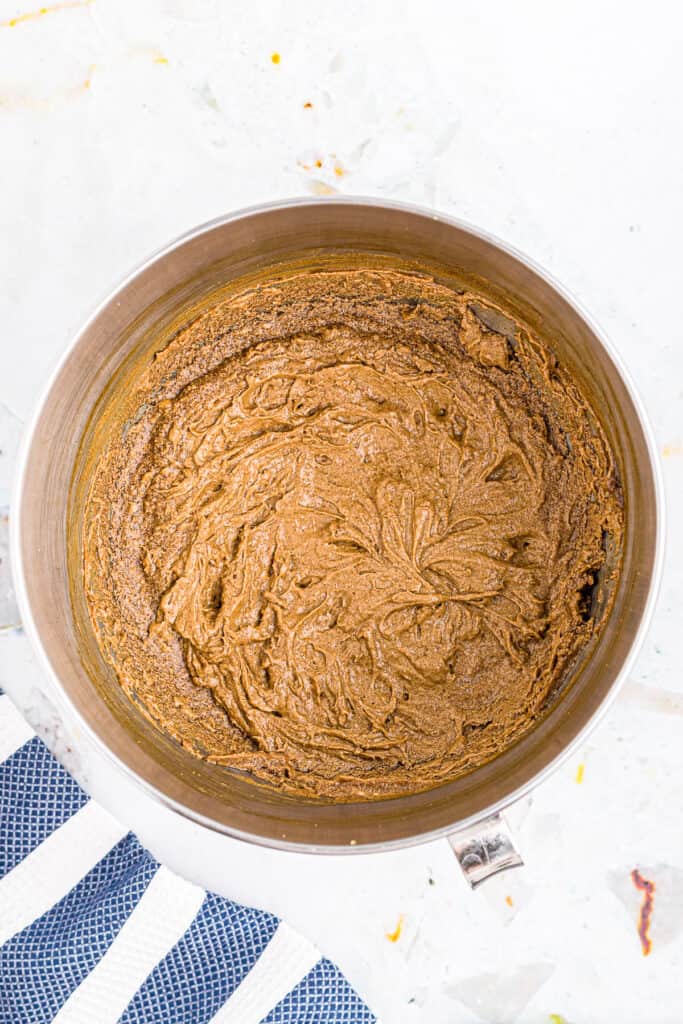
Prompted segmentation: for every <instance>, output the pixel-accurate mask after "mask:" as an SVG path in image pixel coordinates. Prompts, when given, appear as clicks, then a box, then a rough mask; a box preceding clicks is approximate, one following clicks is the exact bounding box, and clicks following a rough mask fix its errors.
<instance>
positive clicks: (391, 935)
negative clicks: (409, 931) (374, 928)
mask: <svg viewBox="0 0 683 1024" xmlns="http://www.w3.org/2000/svg"><path fill="white" fill-rule="evenodd" d="M403 920H404V918H403V914H399V918H398V924H397V925H396V927H395V928H394V930H393V932H386V933H385V935H386V938H387V939H388V940H389V942H398V940H399V939H400V938H401V932H402V931H403Z"/></svg>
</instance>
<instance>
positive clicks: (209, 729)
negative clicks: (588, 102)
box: [84, 267, 623, 801]
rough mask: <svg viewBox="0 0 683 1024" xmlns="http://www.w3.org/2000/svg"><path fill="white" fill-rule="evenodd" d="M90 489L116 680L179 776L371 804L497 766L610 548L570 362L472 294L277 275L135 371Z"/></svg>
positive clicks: (549, 687)
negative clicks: (210, 771)
mask: <svg viewBox="0 0 683 1024" xmlns="http://www.w3.org/2000/svg"><path fill="white" fill-rule="evenodd" d="M131 408H137V412H136V414H135V415H134V416H132V417H131V419H130V420H129V422H128V423H127V424H126V426H125V429H124V430H121V429H119V431H118V433H116V434H115V435H112V437H111V438H110V442H109V445H108V447H107V449H106V450H105V451H104V453H103V455H102V457H101V458H100V459H99V462H98V466H97V470H96V473H95V475H94V479H93V482H92V485H91V488H90V493H89V498H88V503H87V508H86V521H85V532H84V537H85V540H84V579H85V587H86V596H87V600H88V605H89V609H90V613H91V617H92V622H93V626H94V628H95V631H96V635H97V638H98V642H99V644H100V647H101V650H102V652H103V654H104V656H105V658H106V659H107V660H108V661H109V662H110V664H111V665H112V666H113V667H114V669H115V671H116V674H117V676H118V679H119V681H120V684H121V686H122V687H123V688H124V690H125V691H126V692H127V693H128V694H129V695H130V696H131V697H132V698H134V699H135V700H136V701H137V702H138V703H139V704H140V706H141V707H142V708H143V709H144V711H145V713H146V714H147V715H148V716H149V717H150V718H151V719H152V720H153V721H154V722H155V723H156V724H157V725H158V726H159V727H160V728H162V729H163V730H165V731H166V732H167V733H169V734H170V735H171V736H172V737H174V738H175V739H176V740H178V742H180V743H182V744H183V745H184V746H185V747H186V748H188V749H189V750H191V751H192V752H193V753H195V754H196V755H197V756H200V757H203V758H207V759H209V760H210V761H213V762H217V763H218V764H222V765H228V766H232V767H234V768H239V769H243V770H246V771H249V772H252V773H253V774H254V775H255V776H257V777H258V778H259V779H261V780H264V781H270V782H272V783H274V784H275V785H277V786H278V787H280V788H281V789H284V790H287V791H289V792H292V793H297V794H301V795H307V796H323V797H325V798H327V799H332V800H338V801H343V800H354V799H372V798H377V797H381V796H389V795H399V794H405V793H409V792H414V791H417V790H421V789H425V788H428V787H430V786H434V785H436V784H438V783H439V782H441V781H444V780H447V779H452V778H454V777H456V776H458V775H459V774H461V773H463V772H465V771H467V770H469V769H471V768H473V767H475V766H477V765H481V764H483V763H484V762H486V761H488V760H490V759H491V758H493V757H495V756H496V755H497V754H498V753H499V752H500V751H502V750H503V749H505V748H506V747H507V746H508V745H509V744H511V743H512V742H513V741H514V740H516V739H518V738H519V737H520V736H521V735H522V734H523V733H524V732H525V731H526V730H528V729H529V728H530V727H531V726H532V725H533V724H534V722H535V721H537V720H538V718H539V716H540V715H542V714H543V713H544V711H545V710H546V707H547V705H548V703H549V701H552V700H553V699H554V694H556V692H557V691H558V690H559V689H560V688H561V684H562V681H563V679H564V678H565V677H566V675H567V672H568V669H569V668H570V666H571V663H572V661H573V660H574V659H575V658H576V656H577V654H578V653H579V652H580V651H581V650H582V649H583V648H584V646H585V645H586V644H587V643H588V642H589V641H590V640H591V638H592V637H593V635H594V634H595V632H596V630H597V629H599V623H598V622H597V621H596V619H597V616H596V615H595V614H594V612H595V601H594V600H593V592H594V589H595V587H596V585H597V584H598V574H599V573H600V586H601V587H604V588H606V589H607V590H608V589H609V586H608V584H609V578H608V577H609V576H610V574H611V575H613V574H614V573H615V572H616V571H617V570H616V568H615V565H616V563H617V562H618V558H611V559H608V558H607V555H606V552H607V551H608V550H609V551H611V552H612V553H613V552H615V551H616V552H618V550H619V547H620V543H621V534H622V529H623V517H622V496H621V492H620V488H619V484H618V480H617V476H616V473H615V466H614V460H613V455H612V453H611V451H610V449H609V446H608V444H607V441H606V439H605V436H604V434H603V432H602V429H601V427H600V425H599V423H598V420H597V419H596V417H595V415H594V413H593V412H592V410H591V409H590V406H589V404H588V403H587V401H586V400H585V399H584V397H582V395H581V393H580V391H579V389H578V387H577V386H576V383H575V382H574V381H573V380H572V378H571V376H570V375H569V373H568V372H567V370H566V368H563V367H561V366H558V365H557V361H556V360H555V358H554V357H553V355H552V354H551V352H550V351H549V349H548V348H547V347H546V346H545V344H544V343H543V342H542V341H541V340H540V339H539V338H537V337H534V336H533V335H532V334H531V333H530V332H529V331H528V330H526V329H524V328H523V327H522V326H521V325H520V324H518V323H516V322H515V321H514V319H512V318H511V317H510V316H509V315H508V314H507V313H504V312H503V311H501V310H500V309H498V308H496V307H495V306H493V305H492V304H491V303H490V302H488V301H487V300H486V299H483V298H482V297H481V296H480V295H475V294H470V293H460V292H458V291H456V290H453V289H451V288H449V287H446V286H444V285H441V284H437V283H435V282H434V281H433V280H432V279H430V278H428V277H426V276H424V275H418V274H411V273H403V272H399V271H396V270H391V269H370V268H362V267H361V268H359V269H346V270H337V271H330V270H326V271H322V270H321V271H319V272H313V271H311V272H308V273H300V274H295V275H293V276H291V277H289V278H287V277H285V278H283V279H282V280H281V281H279V282H277V283H276V284H273V285H272V286H262V287H260V288H255V289H251V290H249V291H246V292H244V293H242V294H241V295H237V296H232V297H230V298H227V299H225V300H224V301H222V302H221V303H220V304H218V305H217V306H215V307H214V308H212V309H210V310H209V311H208V312H205V313H204V314H203V315H201V316H199V317H198V318H197V319H196V320H195V321H194V322H193V323H192V324H190V325H189V326H188V327H186V328H185V329H184V330H182V331H181V332H180V333H179V334H177V335H176V337H175V338H173V339H172V341H171V342H170V343H169V344H168V345H167V346H166V348H164V349H163V350H162V351H160V352H158V353H157V354H156V357H155V358H154V359H153V360H149V361H148V362H147V364H146V365H145V366H144V367H142V368H141V369H140V372H139V374H138V376H137V379H136V383H135V394H134V401H133V405H132V406H131Z"/></svg>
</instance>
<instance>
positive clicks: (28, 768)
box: [0, 693, 375, 1024]
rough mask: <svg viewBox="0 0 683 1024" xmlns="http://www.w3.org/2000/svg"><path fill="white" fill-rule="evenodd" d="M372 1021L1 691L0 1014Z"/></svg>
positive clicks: (317, 965) (96, 1019) (270, 922)
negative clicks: (130, 819)
mask: <svg viewBox="0 0 683 1024" xmlns="http://www.w3.org/2000/svg"><path fill="white" fill-rule="evenodd" d="M48 1021H55V1022H57V1021H58V1022H59V1024H114V1022H116V1021H119V1022H121V1024H157V1022H159V1024H205V1022H206V1024H208V1022H212V1024H261V1022H263V1024H323V1022H324V1024H372V1022H373V1021H375V1017H374V1016H373V1015H372V1014H371V1013H370V1011H369V1010H368V1008H367V1006H365V1004H364V1003H363V1002H362V1001H361V1000H360V999H359V997H358V996H357V995H356V993H355V992H354V991H353V989H352V988H351V987H350V985H349V983H348V982H347V981H346V979H345V978H344V977H343V975H342V974H341V973H340V972H339V970H338V969H337V968H336V967H335V966H334V964H332V963H330V961H329V960H325V959H322V958H321V956H320V953H319V952H318V951H317V950H316V948H315V947H314V946H312V945H311V944H310V943H309V942H308V941H307V940H306V939H304V938H302V937H301V936H300V935H298V934H297V933H296V932H294V931H293V930H292V929H291V928H289V927H288V926H287V925H286V924H283V923H281V922H279V921H278V919H277V918H275V917H273V916H272V915H271V914H267V913H264V912H263V911H259V910H253V909H251V908H249V907H242V906H240V905H239V904H237V903H232V902H231V901H230V900H226V899H222V898H221V897H219V896H215V895H213V894H212V893H206V892H204V890H203V889H200V888H199V887H198V886H196V885H192V884H191V883H190V882H186V881H184V880H183V879H181V878H179V877H178V876H177V875H174V874H172V873H171V872H170V871H169V870H168V869H167V868H165V867H163V866H160V865H159V863H158V862H157V861H156V860H155V859H154V858H153V857H152V855H151V854H150V853H148V852H147V850H145V849H143V847H142V846H141V845H140V843H139V842H138V840H137V839H136V838H135V836H134V835H132V834H131V833H130V832H128V833H126V831H125V829H123V828H122V827H121V826H120V825H119V824H118V823H117V822H116V821H115V820H114V819H113V818H112V817H111V816H110V815H109V814H107V813H106V811H104V810H103V809H102V808H101V807H99V806H98V805H97V804H96V803H95V802H94V801H92V800H90V799H89V798H88V797H87V796H86V794H85V793H84V792H83V790H82V789H80V787H79V786H78V785H77V784H76V782H74V780H73V779H72V778H71V776H70V775H69V774H68V772H67V771H66V770H65V769H64V768H63V767H62V766H61V765H60V764H59V763H58V762H57V761H56V760H55V759H54V758H53V757H52V755H51V754H50V752H49V751H48V749H47V747H46V746H45V745H44V744H43V743H42V741H41V740H40V739H39V738H38V737H37V736H35V735H34V734H33V732H32V730H31V728H30V726H29V725H28V724H27V723H26V722H25V721H24V719H23V718H22V717H21V715H20V714H19V713H18V711H17V710H16V709H15V707H14V705H13V704H12V703H11V702H10V699H9V697H7V696H6V695H3V694H1V693H0V1024H44V1022H48Z"/></svg>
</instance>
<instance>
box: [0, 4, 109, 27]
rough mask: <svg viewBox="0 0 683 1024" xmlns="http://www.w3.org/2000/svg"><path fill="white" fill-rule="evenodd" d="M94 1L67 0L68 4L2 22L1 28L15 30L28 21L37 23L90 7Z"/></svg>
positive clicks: (20, 15) (55, 5) (42, 8)
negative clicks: (47, 18)
mask: <svg viewBox="0 0 683 1024" xmlns="http://www.w3.org/2000/svg"><path fill="white" fill-rule="evenodd" d="M92 3H93V0H67V2H66V3H62V4H52V6H51V7H39V8H38V9H37V10H36V11H27V12H26V13H25V14H17V16H16V17H15V18H9V19H8V20H7V21H0V28H15V26H16V25H21V24H23V23H24V22H26V21H35V20H36V18H42V17H43V16H44V15H46V14H56V13H57V12H58V11H71V10H74V9H75V8H77V7H90V5H91V4H92Z"/></svg>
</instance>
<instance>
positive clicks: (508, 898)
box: [505, 896, 515, 907]
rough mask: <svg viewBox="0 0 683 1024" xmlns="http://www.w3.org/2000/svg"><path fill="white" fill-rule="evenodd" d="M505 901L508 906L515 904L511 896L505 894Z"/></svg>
mask: <svg viewBox="0 0 683 1024" xmlns="http://www.w3.org/2000/svg"><path fill="white" fill-rule="evenodd" d="M505 902H506V903H507V905H508V907H514V905H515V904H514V901H513V899H512V896H506V897H505Z"/></svg>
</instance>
